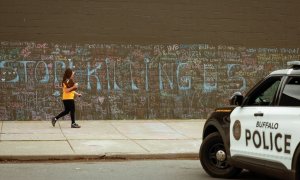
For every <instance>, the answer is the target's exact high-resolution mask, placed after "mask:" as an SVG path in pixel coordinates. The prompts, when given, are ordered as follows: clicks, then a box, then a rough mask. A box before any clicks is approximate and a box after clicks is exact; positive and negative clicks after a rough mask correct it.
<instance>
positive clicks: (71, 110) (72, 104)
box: [70, 100, 75, 124]
mask: <svg viewBox="0 0 300 180" xmlns="http://www.w3.org/2000/svg"><path fill="white" fill-rule="evenodd" d="M70 115H71V120H72V124H74V123H75V102H74V100H72V101H70Z"/></svg>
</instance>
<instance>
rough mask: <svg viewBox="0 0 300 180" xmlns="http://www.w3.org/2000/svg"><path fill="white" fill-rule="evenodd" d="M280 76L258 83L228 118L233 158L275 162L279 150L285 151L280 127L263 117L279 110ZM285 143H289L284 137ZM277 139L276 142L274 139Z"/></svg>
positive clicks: (267, 117)
mask: <svg viewBox="0 0 300 180" xmlns="http://www.w3.org/2000/svg"><path fill="white" fill-rule="evenodd" d="M282 79H283V77H282V76H271V77H268V78H267V79H266V80H264V81H263V82H261V83H260V84H259V85H258V86H257V87H256V88H255V89H254V90H252V91H251V92H250V93H249V94H248V95H247V96H246V97H245V98H246V99H245V101H244V104H243V107H237V108H235V109H234V111H233V112H232V113H231V115H230V119H231V123H230V153H231V156H232V158H235V157H239V158H244V159H248V160H249V158H250V159H251V158H254V159H263V160H265V159H266V158H270V159H274V158H276V157H275V154H276V151H277V150H278V148H284V147H283V145H282V143H283V141H284V140H285V139H284V138H285V137H284V133H283V132H281V136H280V135H278V133H279V128H280V125H279V123H278V121H277V120H274V119H270V118H269V116H266V114H272V112H276V111H278V109H277V107H276V105H275V101H274V100H275V99H276V95H277V94H278V92H279V85H280V84H281V83H282ZM286 138H287V140H286V141H290V140H289V137H286ZM274 139H277V142H276V141H275V140H274Z"/></svg>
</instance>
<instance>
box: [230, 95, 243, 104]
mask: <svg viewBox="0 0 300 180" xmlns="http://www.w3.org/2000/svg"><path fill="white" fill-rule="evenodd" d="M243 100H244V96H243V95H242V93H240V92H235V93H234V94H233V95H232V96H231V98H230V105H237V106H240V105H241V104H242V102H243Z"/></svg>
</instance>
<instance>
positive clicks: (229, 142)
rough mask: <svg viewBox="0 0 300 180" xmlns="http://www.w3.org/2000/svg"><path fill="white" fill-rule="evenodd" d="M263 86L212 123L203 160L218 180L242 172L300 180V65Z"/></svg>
mask: <svg viewBox="0 0 300 180" xmlns="http://www.w3.org/2000/svg"><path fill="white" fill-rule="evenodd" d="M288 65H289V66H290V69H283V70H277V71H274V72H272V73H271V74H270V75H268V76H267V77H265V78H264V79H263V80H261V81H260V82H259V83H258V84H257V85H256V86H255V87H253V88H252V89H251V90H250V91H249V92H248V93H247V94H246V95H245V96H242V95H241V93H235V94H234V95H233V96H232V98H231V99H230V104H231V105H230V106H228V107H223V108H217V109H216V110H215V111H214V112H213V113H212V114H211V115H210V116H209V118H208V119H207V121H206V123H205V126H204V129H203V142H202V144H201V147H200V151H199V157H200V162H201V165H202V167H203V168H204V170H205V171H206V172H207V173H208V174H209V175H211V176H213V177H220V178H232V177H234V176H236V175H237V174H239V173H240V172H241V170H242V169H248V170H250V171H253V172H258V173H263V174H266V175H270V176H276V177H279V178H283V179H288V180H300V61H293V62H288Z"/></svg>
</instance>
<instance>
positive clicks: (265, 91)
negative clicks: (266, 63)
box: [245, 76, 282, 106]
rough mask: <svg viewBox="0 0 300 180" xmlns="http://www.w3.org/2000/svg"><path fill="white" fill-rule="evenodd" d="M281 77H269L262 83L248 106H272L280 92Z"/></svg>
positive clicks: (252, 94) (250, 97) (254, 92)
mask: <svg viewBox="0 0 300 180" xmlns="http://www.w3.org/2000/svg"><path fill="white" fill-rule="evenodd" d="M281 78H282V77H281V76H275V77H269V78H268V79H266V80H265V81H264V82H262V83H261V84H260V85H259V86H258V87H257V88H256V89H255V90H254V91H253V92H252V93H251V94H250V95H249V96H248V101H247V102H246V104H245V105H246V106H270V105H273V101H274V98H275V95H276V92H277V90H278V87H279V84H280V81H281Z"/></svg>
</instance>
